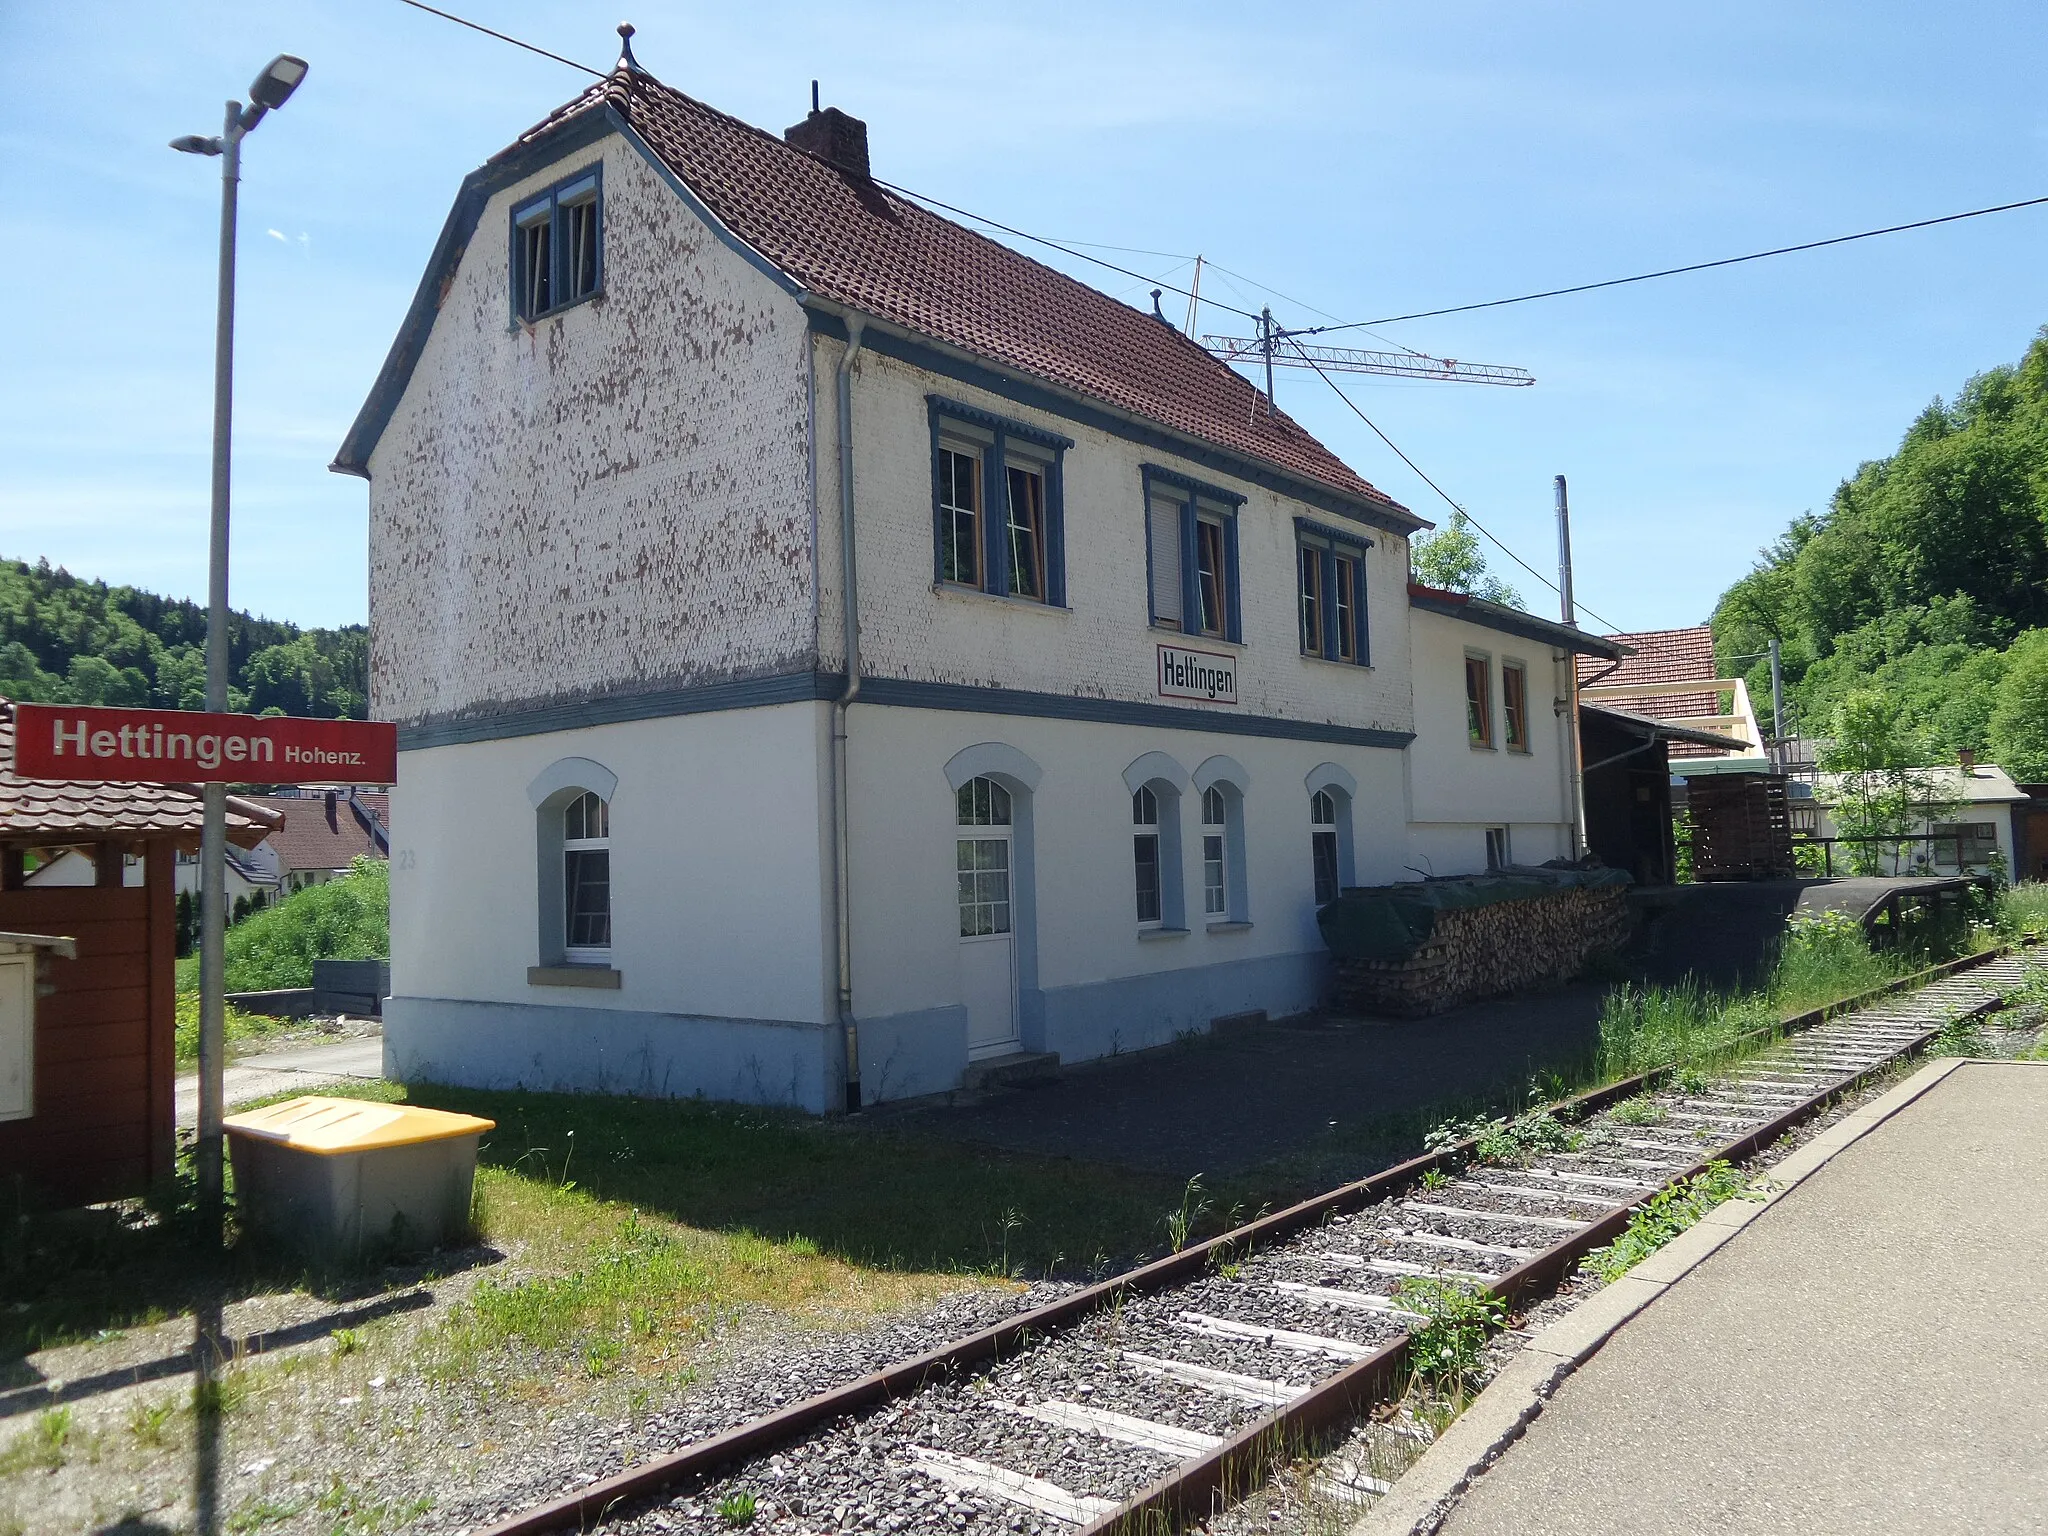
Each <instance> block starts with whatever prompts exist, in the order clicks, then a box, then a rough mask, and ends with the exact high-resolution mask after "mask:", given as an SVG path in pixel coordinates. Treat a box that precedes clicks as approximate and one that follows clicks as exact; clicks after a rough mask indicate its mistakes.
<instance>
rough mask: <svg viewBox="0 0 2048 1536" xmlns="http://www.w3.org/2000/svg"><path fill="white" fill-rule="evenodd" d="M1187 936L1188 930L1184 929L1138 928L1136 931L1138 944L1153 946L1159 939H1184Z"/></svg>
mask: <svg viewBox="0 0 2048 1536" xmlns="http://www.w3.org/2000/svg"><path fill="white" fill-rule="evenodd" d="M1187 936H1188V930H1187V929H1185V928H1140V929H1139V930H1138V942H1139V943H1140V944H1154V943H1157V942H1158V941H1159V940H1161V939H1184V938H1186V937H1187Z"/></svg>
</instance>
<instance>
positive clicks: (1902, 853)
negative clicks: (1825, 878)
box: [1814, 754, 2048, 878]
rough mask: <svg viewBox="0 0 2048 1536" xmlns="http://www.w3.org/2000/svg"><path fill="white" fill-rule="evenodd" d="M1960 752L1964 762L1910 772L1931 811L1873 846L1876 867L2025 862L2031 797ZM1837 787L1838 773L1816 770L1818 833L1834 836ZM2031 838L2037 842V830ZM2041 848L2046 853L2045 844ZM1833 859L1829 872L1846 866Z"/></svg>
mask: <svg viewBox="0 0 2048 1536" xmlns="http://www.w3.org/2000/svg"><path fill="white" fill-rule="evenodd" d="M1965 755H1966V756H1967V757H1969V761H1967V762H1963V763H1957V764H1952V765H1949V766H1945V767H1940V768H1921V769H1916V770H1914V771H1913V773H1912V775H1911V777H1912V780H1913V782H1914V783H1915V785H1916V786H1917V787H1918V789H1919V791H1920V792H1919V794H1918V796H1917V799H1918V804H1919V805H1920V806H1921V807H1922V808H1923V809H1932V810H1934V811H1935V813H1936V814H1934V815H1931V816H1930V815H1925V814H1923V815H1920V816H1917V817H1915V818H1914V819H1913V820H1912V821H1911V823H1910V824H1909V825H1907V826H1906V827H1904V828H1902V829H1901V830H1902V831H1903V832H1904V833H1905V835H1906V840H1904V841H1901V842H1899V843H1897V844H1895V845H1889V846H1884V847H1881V848H1879V849H1878V850H1877V861H1878V873H1880V874H1885V875H1914V874H1937V875H1952V874H1965V875H1981V874H1989V873H1991V872H1992V871H1993V870H1998V871H2001V872H2004V873H2006V874H2008V875H2011V873H2012V872H2013V871H2015V870H2025V869H2026V868H2027V867H2028V866H2027V863H2026V857H2025V850H2026V848H2027V846H2028V833H2029V830H2030V828H2031V826H2032V822H2033V817H2034V816H2036V815H2038V814H2040V813H2039V812H2038V811H2036V810H2035V805H2036V802H2035V800H2034V798H2033V797H2032V796H2031V795H2029V794H2028V793H2027V791H2026V790H2025V789H2023V788H2021V787H2020V786H2019V785H2017V784H2015V783H2014V782H2013V781H2012V776H2011V775H2010V774H2008V773H2007V772H2006V771H2005V770H2004V769H2003V768H1997V767H1993V766H1992V765H1991V764H1989V763H1980V762H1977V761H1976V760H1975V757H1974V755H1970V754H1965ZM1840 793H1841V779H1840V776H1839V775H1836V774H1828V773H1822V774H1817V775H1815V782H1814V805H1815V810H1816V814H1815V820H1814V829H1815V834H1816V835H1817V836H1820V837H1837V836H1840V834H1841V829H1840V828H1839V827H1838V826H1837V825H1836V823H1835V818H1834V813H1833V808H1834V806H1835V805H1836V804H1837V802H1838V801H1839V798H1840ZM2033 841H2034V843H2035V844H2036V845H2038V844H2039V843H2040V841H2041V839H2040V837H2039V835H2038V834H2035V836H2034V838H2033ZM2042 852H2044V853H2048V848H2043V849H2042ZM1836 862H1837V869H1836V873H1838V874H1839V873H1844V872H1846V870H1847V868H1848V864H1847V861H1846V860H1845V859H1844V858H1842V857H1841V856H1840V855H1837V859H1836ZM2019 878H2025V876H2024V875H2022V876H2020V877H2019Z"/></svg>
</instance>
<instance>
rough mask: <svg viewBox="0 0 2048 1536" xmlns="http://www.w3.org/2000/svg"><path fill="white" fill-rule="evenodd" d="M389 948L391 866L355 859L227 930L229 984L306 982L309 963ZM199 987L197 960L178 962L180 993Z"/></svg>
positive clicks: (375, 954)
mask: <svg viewBox="0 0 2048 1536" xmlns="http://www.w3.org/2000/svg"><path fill="white" fill-rule="evenodd" d="M390 953H391V876H390V870H389V867H388V866H387V865H386V864H385V862H384V861H383V860H382V859H372V858H364V857H358V858H357V859H356V861H355V863H354V864H353V865H352V866H351V867H350V869H349V872H348V873H347V874H345V875H339V876H337V877H335V878H334V879H332V880H329V881H327V882H326V883H325V884H323V885H309V886H307V887H306V888H305V889H304V890H302V891H297V892H294V893H293V894H292V895H290V896H287V897H285V898H284V900H282V901H280V902H278V903H277V905H275V906H273V907H270V908H268V909H266V910H264V911H261V912H256V913H252V914H250V916H249V917H247V918H246V919H244V920H243V921H242V922H239V923H237V924H236V925H235V926H234V927H233V928H231V929H229V930H228V935H227V989H228V991H230V992H266V991H270V990H272V989H273V988H278V987H310V986H311V985H313V962H314V961H315V960H378V959H382V958H383V957H384V956H386V955H388V954H390ZM198 987H199V962H198V960H197V959H196V958H194V959H189V960H181V961H180V962H179V963H178V990H179V991H180V992H191V991H197V990H198Z"/></svg>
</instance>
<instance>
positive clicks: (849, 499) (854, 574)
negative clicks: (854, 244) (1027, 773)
mask: <svg viewBox="0 0 2048 1536" xmlns="http://www.w3.org/2000/svg"><path fill="white" fill-rule="evenodd" d="M863 325H864V322H863V321H862V319H861V317H860V316H858V315H848V316H847V317H846V351H845V352H844V353H843V354H841V356H840V359H839V371H838V380H837V383H838V390H837V401H836V403H837V405H838V410H839V591H840V610H841V616H842V619H843V622H844V625H845V633H844V635H843V642H844V651H845V656H846V686H845V687H844V688H842V689H841V690H840V693H839V697H838V699H837V700H836V701H834V703H833V706H832V864H833V877H834V884H835V889H834V899H833V907H834V909H835V914H836V917H837V922H838V942H837V944H836V946H835V947H836V948H837V950H838V962H839V1028H840V1031H841V1032H842V1034H843V1035H844V1036H845V1041H846V1109H847V1112H848V1113H849V1114H851V1113H852V1112H853V1111H855V1110H857V1109H859V1108H860V1030H859V1027H858V1026H857V1025H856V1024H855V1023H854V1019H853V874H852V840H851V838H850V837H849V835H848V830H847V822H848V807H849V804H850V799H851V797H850V796H849V795H848V793H847V772H846V768H847V753H846V714H847V711H848V710H849V709H850V708H851V707H852V706H853V704H854V702H855V701H856V700H858V699H859V698H860V576H859V571H858V569H857V566H856V563H855V560H854V547H853V360H854V358H855V357H856V356H857V355H859V352H860V342H861V331H862V329H863Z"/></svg>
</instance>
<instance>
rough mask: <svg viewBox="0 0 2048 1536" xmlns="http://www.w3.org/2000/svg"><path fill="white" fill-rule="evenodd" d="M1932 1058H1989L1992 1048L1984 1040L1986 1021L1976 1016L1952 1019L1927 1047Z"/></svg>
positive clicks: (1970, 1015)
mask: <svg viewBox="0 0 2048 1536" xmlns="http://www.w3.org/2000/svg"><path fill="white" fill-rule="evenodd" d="M1927 1054H1928V1055H1930V1056H1988V1055H1990V1054H1991V1047H1990V1045H1989V1044H1988V1043H1987V1042H1986V1041H1985V1039H1984V1021H1983V1019H1982V1018H1980V1017H1978V1016H1977V1015H1976V1014H1969V1015H1967V1016H1965V1017H1963V1018H1957V1019H1950V1020H1949V1021H1948V1022H1947V1023H1946V1024H1944V1025H1942V1027H1941V1033H1940V1034H1938V1035H1936V1036H1935V1037H1934V1038H1933V1039H1932V1040H1931V1041H1929V1042H1928V1045H1927Z"/></svg>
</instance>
